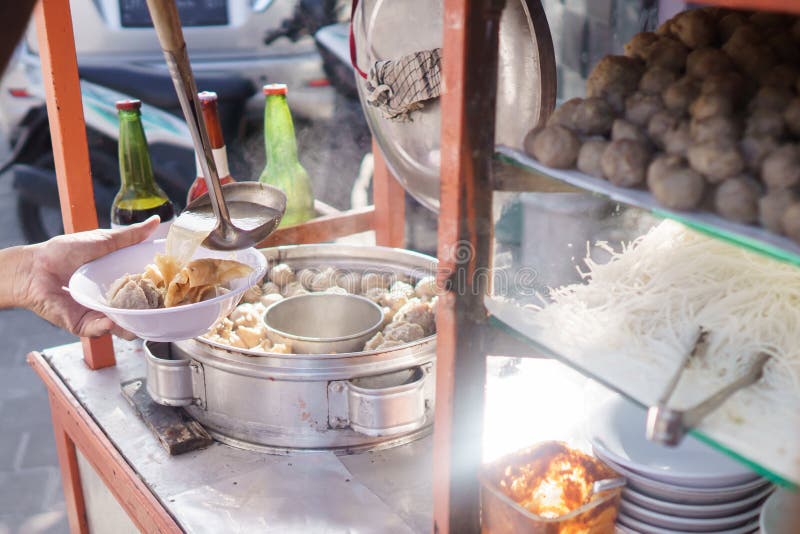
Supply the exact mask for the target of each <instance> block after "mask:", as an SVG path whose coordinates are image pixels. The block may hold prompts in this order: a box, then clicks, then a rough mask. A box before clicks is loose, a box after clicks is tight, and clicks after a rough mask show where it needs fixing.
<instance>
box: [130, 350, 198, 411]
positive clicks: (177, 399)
mask: <svg viewBox="0 0 800 534" xmlns="http://www.w3.org/2000/svg"><path fill="white" fill-rule="evenodd" d="M170 348H171V347H170V344H169V343H163V342H154V341H146V342H145V343H144V353H145V357H146V362H147V393H149V394H150V397H151V398H152V399H153V400H154V401H155V402H157V403H158V404H162V405H164V406H189V405H191V404H198V405H201V406H202V402H201V401H202V399H199V398H196V397H195V395H194V382H196V381H197V378H198V375H200V379H202V378H203V377H202V369H203V367H202V365H200V364H199V363H198V362H195V361H193V360H173V359H171V358H170V356H171V351H170ZM203 382H204V383H205V381H204V380H203Z"/></svg>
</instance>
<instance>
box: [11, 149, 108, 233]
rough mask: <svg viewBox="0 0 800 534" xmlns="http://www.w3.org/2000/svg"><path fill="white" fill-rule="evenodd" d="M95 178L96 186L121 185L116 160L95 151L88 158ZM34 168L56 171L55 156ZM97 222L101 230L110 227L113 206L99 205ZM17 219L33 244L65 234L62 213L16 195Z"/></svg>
mask: <svg viewBox="0 0 800 534" xmlns="http://www.w3.org/2000/svg"><path fill="white" fill-rule="evenodd" d="M89 164H90V166H91V169H92V177H93V180H94V182H95V187H98V182H100V183H110V182H109V180H114V183H119V168H118V164H117V160H116V157H114V156H112V155H110V154H106V153H104V152H100V151H92V152H90V156H89ZM33 165H34V166H35V167H39V168H42V169H47V170H48V171H51V172H55V164H54V162H53V156H52V154H44V155H42V156H41V157H40V158H38V159H37V160H36V161H35V162H34V163H33ZM96 208H97V222H98V226H99V227H100V228H109V227H110V226H111V215H110V209H111V206H105V205H103V206H101V205H97V206H96ZM17 220H18V221H19V224H20V226H21V228H22V234H23V235H24V236H25V240H26V241H27V242H28V243H30V244H34V243H41V242H42V241H47V240H48V239H50V238H51V237H55V236H57V235H61V234H63V233H64V224H63V222H62V219H61V210H60V209H58V208H52V207H49V206H43V205H41V204H37V203H35V202H32V201H30V200H29V199H27V198H25V197H23V196H22V195H18V196H17Z"/></svg>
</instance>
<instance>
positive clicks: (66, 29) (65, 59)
mask: <svg viewBox="0 0 800 534" xmlns="http://www.w3.org/2000/svg"><path fill="white" fill-rule="evenodd" d="M36 33H37V36H38V39H39V56H40V58H41V61H42V79H43V82H44V90H45V96H46V98H47V116H48V118H49V119H50V137H51V139H52V142H53V158H54V160H55V166H56V175H57V176H58V196H59V199H60V201H61V215H62V217H63V219H64V230H65V231H66V232H81V231H84V230H93V229H95V228H97V213H96V212H95V206H94V191H93V189H92V174H91V169H90V167H89V148H88V145H87V142H86V124H85V123H84V120H83V106H82V104H81V88H80V83H79V81H78V60H77V56H76V54H75V38H74V35H73V31H72V15H71V14H70V9H69V0H41V1H40V2H39V4H38V5H37V6H36ZM81 341H82V342H83V353H84V360H85V361H86V364H87V365H88V366H89V367H90V368H92V369H100V368H103V367H108V366H111V365H114V363H115V359H114V346H113V344H112V342H111V336H105V337H102V338H96V339H83V340H81Z"/></svg>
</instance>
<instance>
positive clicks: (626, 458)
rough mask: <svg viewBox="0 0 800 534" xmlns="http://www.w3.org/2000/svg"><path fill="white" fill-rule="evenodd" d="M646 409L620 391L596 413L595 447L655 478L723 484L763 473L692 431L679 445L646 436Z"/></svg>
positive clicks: (687, 483) (695, 484)
mask: <svg viewBox="0 0 800 534" xmlns="http://www.w3.org/2000/svg"><path fill="white" fill-rule="evenodd" d="M646 418H647V413H646V411H645V410H644V408H641V407H640V406H637V405H636V404H634V403H632V402H630V401H629V400H627V399H625V398H623V397H621V396H618V397H615V398H613V399H610V400H609V401H607V402H605V403H603V405H602V406H601V407H600V409H599V410H597V412H596V413H595V414H594V416H593V417H592V418H591V420H590V423H589V426H590V429H589V432H590V438H589V439H590V441H591V443H592V446H593V447H594V448H595V449H597V450H599V451H600V452H601V453H602V454H603V456H605V457H606V458H608V459H609V460H611V461H613V462H615V463H617V464H619V465H621V466H623V467H626V468H628V469H630V470H631V471H634V472H636V473H639V474H641V475H643V476H645V477H647V478H649V479H651V480H657V481H660V482H665V483H667V484H675V485H679V486H686V487H692V488H723V487H729V486H736V485H739V484H744V483H746V482H749V481H752V480H755V479H757V478H759V476H758V474H757V473H755V472H753V471H752V470H751V469H750V468H748V467H747V466H745V465H744V464H742V463H739V462H737V461H736V460H734V459H732V458H729V457H728V456H726V455H725V454H723V453H721V452H719V451H717V450H714V449H713V448H711V447H709V446H708V445H706V444H705V443H702V442H700V441H698V440H697V439H695V438H693V437H692V436H686V437H685V438H684V439H683V441H682V442H681V443H680V445H678V446H677V447H667V446H665V445H662V444H660V443H655V442H652V441H650V440H648V439H647V437H646V436H645V426H646V424H645V421H646Z"/></svg>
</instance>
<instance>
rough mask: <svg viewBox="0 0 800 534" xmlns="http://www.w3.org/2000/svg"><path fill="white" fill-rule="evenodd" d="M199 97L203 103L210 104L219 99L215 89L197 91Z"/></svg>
mask: <svg viewBox="0 0 800 534" xmlns="http://www.w3.org/2000/svg"><path fill="white" fill-rule="evenodd" d="M197 98H198V100H200V103H201V104H208V103H210V102H216V101H217V93H215V92H214V91H201V92H199V93H197Z"/></svg>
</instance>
